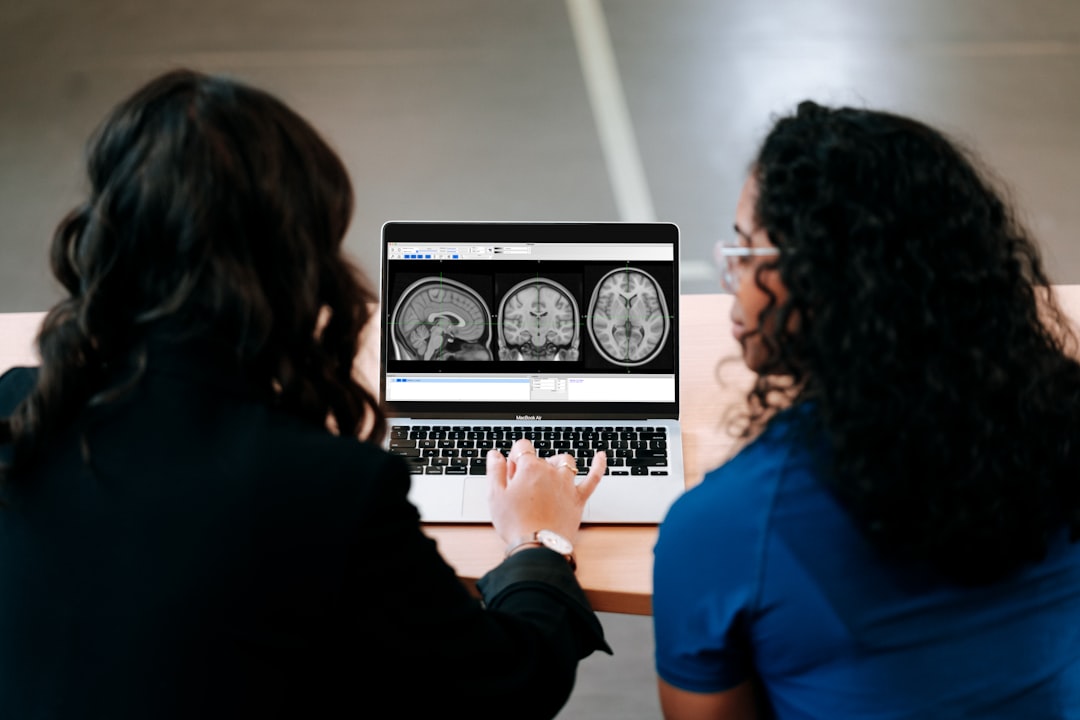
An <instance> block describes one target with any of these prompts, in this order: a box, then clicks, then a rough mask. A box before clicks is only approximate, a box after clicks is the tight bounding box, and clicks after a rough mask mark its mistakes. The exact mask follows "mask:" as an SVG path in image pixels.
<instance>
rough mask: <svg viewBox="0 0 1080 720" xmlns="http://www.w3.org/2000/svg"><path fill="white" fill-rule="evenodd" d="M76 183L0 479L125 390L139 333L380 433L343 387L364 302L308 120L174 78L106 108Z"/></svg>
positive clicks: (217, 81) (263, 100) (342, 175)
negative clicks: (230, 366) (84, 176)
mask: <svg viewBox="0 0 1080 720" xmlns="http://www.w3.org/2000/svg"><path fill="white" fill-rule="evenodd" d="M87 170H88V175H89V181H90V188H89V197H88V198H87V200H86V201H85V202H84V203H82V204H81V205H79V206H78V207H76V208H75V209H74V210H72V211H71V212H70V213H69V214H68V216H67V217H66V218H64V220H63V221H62V222H61V223H60V225H59V227H58V228H57V231H56V233H55V235H54V237H53V242H52V248H51V264H52V270H53V273H54V275H55V276H56V278H57V279H58V280H59V281H60V283H61V285H62V286H63V288H64V289H65V290H66V294H67V297H66V298H65V299H63V300H61V301H60V302H59V303H58V304H56V305H55V306H54V307H53V308H52V309H51V310H50V311H49V312H48V313H47V314H46V317H45V320H44V322H43V324H42V327H41V330H40V332H39V335H38V339H37V342H38V350H39V353H40V356H41V367H40V371H39V374H38V381H37V385H36V387H35V388H34V389H33V390H32V391H31V393H30V394H29V396H28V397H27V398H26V399H25V400H24V401H23V402H22V403H21V404H20V405H19V407H18V408H16V410H15V412H14V413H13V415H12V416H11V417H10V418H8V419H6V420H3V421H0V442H10V443H11V445H12V448H13V451H12V460H11V464H10V465H9V466H7V467H5V468H0V479H4V480H7V479H10V478H12V477H13V476H14V475H16V474H18V472H19V471H20V470H21V469H22V468H25V467H27V466H29V465H30V464H32V463H33V461H34V460H35V459H36V458H37V457H39V456H40V454H41V453H42V452H43V450H44V449H45V448H46V447H47V445H48V443H49V440H50V439H52V438H53V437H55V436H56V435H57V434H58V433H59V432H60V431H61V430H62V429H63V428H64V427H66V426H67V425H69V424H70V423H71V422H72V421H73V420H74V419H75V417H77V415H78V414H79V413H80V412H81V411H82V410H83V409H84V408H86V407H87V406H96V405H101V404H105V403H109V402H112V401H114V400H116V399H117V398H118V397H121V396H123V394H124V393H125V392H126V391H127V390H129V389H130V388H132V387H134V386H135V385H136V384H137V383H138V382H139V379H140V378H141V376H142V374H143V372H144V370H145V367H146V362H147V343H148V339H149V338H151V337H152V338H155V339H156V338H162V337H164V338H167V339H169V340H171V341H188V340H192V339H198V340H200V341H204V342H208V343H209V344H210V345H211V346H213V347H217V348H221V349H224V350H225V352H226V353H227V354H228V355H229V356H231V358H232V360H234V361H235V364H236V366H237V368H238V369H239V370H241V371H242V372H243V373H244V375H245V376H246V377H247V378H248V380H249V381H250V384H251V386H252V387H253V388H255V390H256V392H257V393H259V395H260V397H262V398H263V399H264V400H265V401H266V402H267V403H269V404H272V405H274V406H276V407H280V408H282V409H284V410H285V411H287V412H290V413H293V414H295V415H297V416H299V417H301V418H304V419H305V420H307V421H309V422H311V423H312V424H313V425H318V426H321V427H324V428H325V427H327V425H328V422H329V423H332V424H334V425H336V427H337V431H338V432H340V433H342V434H356V435H359V434H360V433H361V432H363V431H365V430H366V431H367V433H368V437H371V438H375V439H378V438H381V437H382V434H383V433H384V429H385V417H384V415H383V412H382V410H381V408H380V407H379V406H378V403H377V401H376V400H375V398H374V396H373V395H372V394H371V393H369V392H368V390H366V389H365V388H364V387H363V386H362V384H360V383H359V382H358V381H357V380H356V378H355V376H354V361H355V358H356V355H357V352H358V343H359V336H360V332H361V330H362V328H363V327H364V326H365V325H366V324H367V322H368V319H369V316H370V311H369V303H372V302H373V300H374V296H373V294H372V292H371V290H370V289H369V288H368V286H367V284H366V281H365V280H364V278H363V276H362V274H361V272H360V270H359V269H358V268H356V267H355V266H354V265H353V264H352V263H351V262H350V261H349V260H348V259H347V258H346V257H345V256H344V254H343V250H342V243H343V240H344V236H345V232H346V230H347V228H348V225H349V221H350V219H351V215H352V205H353V196H352V185H351V183H350V181H349V177H348V174H347V172H346V170H345V167H344V165H343V164H342V162H341V160H340V159H339V158H338V156H337V155H336V154H335V153H334V151H333V150H332V149H331V148H330V147H329V146H328V145H327V143H326V142H325V141H324V140H323V139H322V138H321V137H320V136H319V134H318V133H317V132H316V131H315V130H314V129H313V128H312V127H311V126H310V125H309V124H308V123H307V122H306V121H305V120H304V119H303V118H301V117H300V116H299V115H297V114H296V113H295V112H294V111H293V110H291V109H290V108H288V107H287V106H286V105H285V104H284V103H282V102H281V101H280V100H278V99H277V98H275V97H273V96H271V95H269V94H268V93H266V92H263V91H261V90H258V89H255V88H252V87H249V86H246V85H243V84H241V83H239V82H236V81H232V80H229V79H226V78H222V77H213V76H207V75H204V74H201V73H197V72H193V71H189V70H176V71H172V72H169V73H166V74H164V75H162V76H160V77H158V78H156V79H154V80H152V81H151V82H149V83H148V84H147V85H145V86H144V87H143V88H141V89H139V90H138V91H136V92H135V93H134V94H133V95H132V96H131V97H130V98H129V99H128V100H126V101H125V102H123V103H121V104H120V105H118V106H117V107H116V109H115V110H113V111H112V113H111V114H110V115H109V116H108V117H107V118H106V119H105V121H104V123H103V124H102V125H101V126H100V128H99V129H98V130H97V131H96V133H95V134H94V136H93V137H92V138H91V141H90V144H89V147H88V158H87ZM320 321H321V322H322V326H321V330H320V331H319V332H316V329H317V327H318V326H319V325H320ZM118 378H119V379H118Z"/></svg>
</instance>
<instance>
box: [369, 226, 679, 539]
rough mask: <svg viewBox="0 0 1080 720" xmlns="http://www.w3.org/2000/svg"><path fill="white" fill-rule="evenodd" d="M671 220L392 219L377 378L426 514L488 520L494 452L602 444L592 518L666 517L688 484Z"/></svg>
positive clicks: (391, 440)
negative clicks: (604, 461) (527, 443)
mask: <svg viewBox="0 0 1080 720" xmlns="http://www.w3.org/2000/svg"><path fill="white" fill-rule="evenodd" d="M678 254H679V231H678V227H677V226H675V225H673V224H671V223H662V222H657V223H630V222H625V223H624V222H388V223H386V224H385V225H384V226H383V228H382V258H381V277H380V309H381V315H380V322H381V328H380V329H381V348H380V352H381V368H380V392H381V396H382V398H383V399H384V402H385V406H386V408H387V410H388V413H389V415H390V429H389V432H388V438H387V440H386V446H387V448H388V449H389V450H390V451H391V452H394V453H397V454H400V455H402V456H404V457H405V458H406V460H407V461H408V463H409V466H410V469H411V472H412V485H411V490H410V499H411V501H412V502H413V503H414V504H415V505H416V506H417V507H418V508H419V510H420V516H421V520H422V521H423V522H429V523H485V522H490V517H489V514H488V503H487V494H488V480H487V477H486V475H485V467H486V459H485V458H486V455H487V452H488V450H489V449H491V448H493V447H494V448H498V449H500V450H501V451H502V452H503V453H504V454H506V453H507V452H508V450H509V448H510V446H511V445H512V443H513V442H514V440H515V439H517V438H520V437H527V438H529V439H530V440H531V441H532V442H533V444H534V445H535V446H536V448H537V453H538V454H539V455H541V456H546V455H554V454H559V453H564V452H569V453H571V454H572V455H573V456H574V458H576V460H577V463H578V477H579V481H580V479H581V478H584V476H585V474H586V472H587V469H588V467H589V464H590V462H591V460H592V457H593V455H594V454H595V453H596V452H597V451H598V450H601V449H602V450H604V451H605V452H606V454H607V457H608V466H607V472H606V475H605V477H604V478H603V479H602V480H601V482H600V484H599V486H598V488H597V489H596V492H595V493H594V494H593V496H592V497H591V498H590V500H589V502H588V504H587V506H586V509H585V515H584V518H583V522H585V523H615V524H655V523H659V522H660V521H661V520H662V519H663V517H664V515H665V513H666V512H667V509H668V507H669V506H670V505H671V503H672V501H674V500H675V498H676V497H678V496H679V494H681V493H682V492H683V490H684V487H685V485H684V483H685V480H684V474H683V455H682V434H681V432H680V429H679V374H678V368H679V324H678V318H679V257H678Z"/></svg>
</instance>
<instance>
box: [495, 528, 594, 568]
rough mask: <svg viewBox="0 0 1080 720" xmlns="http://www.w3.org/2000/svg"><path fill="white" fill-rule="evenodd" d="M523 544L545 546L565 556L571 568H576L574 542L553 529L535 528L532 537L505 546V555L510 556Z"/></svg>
mask: <svg viewBox="0 0 1080 720" xmlns="http://www.w3.org/2000/svg"><path fill="white" fill-rule="evenodd" d="M524 545H536V546H538V547H546V548H547V549H548V550H554V551H555V552H557V553H559V554H560V555H562V556H563V557H564V558H566V562H568V563H570V569H571V570H577V560H575V559H574V544H573V543H572V542H570V541H569V540H567V539H566V538H564V537H563V536H562V535H560V534H559V533H557V532H555V531H554V530H537V531H536V532H534V533H533V534H532V537H528V538H525V539H523V540H519V541H517V542H516V543H512V544H511V545H510V546H508V547H507V548H506V557H510V555H511V554H512V553H513V552H514V551H515V550H517V549H518V548H520V547H522V546H524Z"/></svg>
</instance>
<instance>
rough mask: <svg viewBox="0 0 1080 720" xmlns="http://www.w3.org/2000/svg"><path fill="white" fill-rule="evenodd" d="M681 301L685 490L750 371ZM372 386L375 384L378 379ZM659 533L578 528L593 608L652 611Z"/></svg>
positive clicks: (15, 319)
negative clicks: (654, 568) (654, 564)
mask: <svg viewBox="0 0 1080 720" xmlns="http://www.w3.org/2000/svg"><path fill="white" fill-rule="evenodd" d="M1056 290H1057V294H1058V299H1059V300H1060V302H1061V304H1062V307H1063V308H1064V310H1065V311H1066V312H1067V313H1069V315H1070V316H1071V317H1072V318H1080V285H1059V286H1057V287H1056ZM680 303H681V308H680V313H679V315H680V317H679V335H680V338H681V342H682V357H681V362H680V377H679V397H680V406H681V415H682V421H683V450H684V454H685V456H686V486H687V487H688V488H689V487H692V486H694V485H696V484H697V483H698V482H700V481H701V478H702V477H703V476H704V474H705V473H706V472H707V471H708V470H710V469H712V468H714V467H716V466H717V465H719V464H720V463H722V462H723V461H724V459H725V458H726V457H727V456H728V454H729V453H730V452H731V451H732V450H733V449H734V443H733V441H732V440H731V438H730V437H729V435H728V434H727V433H726V432H725V430H724V428H723V425H722V420H723V416H724V412H725V410H726V409H727V408H729V407H731V406H732V405H734V404H737V403H738V402H739V401H740V399H741V397H742V396H743V393H744V390H745V388H746V387H747V384H748V383H749V382H750V381H751V380H752V376H751V374H750V373H749V371H747V370H746V368H745V367H744V366H743V365H742V363H741V362H738V361H737V360H735V361H733V362H730V363H724V364H721V363H720V360H721V359H722V358H733V359H737V358H738V357H739V348H738V345H737V344H736V343H735V341H734V339H733V338H732V337H731V334H730V332H729V330H728V311H729V309H730V306H731V297H730V296H729V295H684V296H682V297H681V298H680ZM41 317H42V313H8V314H0V373H2V372H3V371H4V370H5V369H7V368H8V367H10V366H12V365H32V364H36V363H37V359H36V356H35V353H34V350H33V347H32V343H33V337H34V335H35V333H36V332H37V328H38V325H39V323H40V322H41ZM371 337H372V336H371V333H370V331H369V332H368V338H371ZM357 362H358V366H359V368H360V369H361V372H362V373H363V374H364V375H365V376H366V377H367V378H377V377H378V375H377V373H378V346H377V343H372V342H366V343H365V344H364V349H363V350H362V352H361V354H360V357H359V358H358V359H357ZM373 384H374V385H376V387H377V382H376V383H373ZM606 480H613V478H610V477H609V478H606ZM425 531H426V532H427V533H428V534H429V535H430V536H431V537H432V538H434V539H435V540H436V542H438V544H439V549H440V550H441V552H442V554H443V556H444V557H445V558H446V559H447V561H448V562H449V563H450V564H451V565H452V566H453V567H454V569H455V570H456V571H457V574H458V576H459V577H460V578H461V579H462V580H463V581H464V582H465V583H466V584H467V585H469V586H470V587H473V586H474V585H475V582H476V580H477V579H479V578H480V576H481V575H483V574H484V573H485V572H487V571H488V570H490V569H491V568H492V567H494V566H495V565H496V564H498V563H499V561H500V560H501V559H502V551H503V544H502V541H500V540H499V538H498V537H497V536H496V535H495V533H494V532H492V530H491V528H490V527H489V526H476V525H472V526H452V525H426V526H425ZM656 537H657V528H656V527H655V526H648V527H611V526H596V527H589V526H586V527H583V528H582V529H581V532H580V534H579V535H578V538H577V543H576V544H577V555H578V578H579V579H580V580H581V584H582V586H583V587H584V588H585V593H586V595H588V597H589V601H590V602H591V603H592V605H593V607H594V608H595V609H596V610H598V611H602V612H614V613H629V614H635V615H649V614H651V612H652V559H653V555H652V553H653V545H654V544H655V543H656Z"/></svg>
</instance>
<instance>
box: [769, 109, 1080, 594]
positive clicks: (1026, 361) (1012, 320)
mask: <svg viewBox="0 0 1080 720" xmlns="http://www.w3.org/2000/svg"><path fill="white" fill-rule="evenodd" d="M752 172H753V173H754V177H755V178H756V180H757V183H758V187H759V196H758V200H757V203H756V208H755V213H756V220H757V222H758V224H759V225H760V226H761V227H764V228H765V230H766V231H767V233H768V235H769V238H770V240H771V241H772V242H773V243H774V244H776V245H777V246H778V247H779V248H780V249H781V255H780V256H779V258H778V259H777V261H776V265H775V267H777V268H778V271H779V273H780V278H781V280H782V282H783V284H784V286H785V287H786V289H787V291H788V293H789V297H788V299H787V301H786V302H785V303H773V304H771V305H770V307H768V308H767V309H766V310H765V311H764V313H763V316H762V318H760V325H761V326H762V327H766V326H767V322H770V321H771V322H772V323H773V324H772V327H777V328H785V330H784V331H783V332H780V333H777V334H776V335H775V336H774V337H772V338H770V340H771V342H770V343H769V344H768V347H769V348H770V349H771V350H772V360H771V361H770V363H769V364H770V365H771V366H772V367H774V368H783V369H784V370H785V371H786V372H787V375H786V377H783V378H778V377H775V376H770V375H768V374H763V375H761V376H759V378H758V379H757V383H756V385H755V387H754V389H753V391H752V392H751V395H750V399H751V407H752V408H756V410H755V412H756V413H757V415H758V417H759V418H765V420H766V421H767V420H768V418H769V417H775V411H776V409H777V401H776V400H775V399H774V398H778V397H779V398H782V397H783V396H784V394H785V392H787V393H788V394H790V395H792V396H793V402H795V403H803V402H814V403H815V404H816V412H815V415H816V417H817V418H818V419H819V422H820V423H821V424H822V426H823V429H824V433H825V437H826V442H827V444H828V445H829V446H830V448H831V458H832V460H831V467H830V468H829V470H828V472H827V473H826V476H827V478H828V480H827V482H828V484H829V488H830V490H831V491H832V492H833V493H834V494H835V495H836V496H837V497H838V498H839V499H840V501H841V502H842V503H843V505H844V506H845V507H846V508H847V509H848V510H849V512H850V513H851V515H852V516H853V517H854V519H855V521H856V523H857V524H858V526H859V527H860V528H861V530H862V532H863V533H864V534H865V536H866V537H868V538H869V539H870V540H871V541H872V542H873V543H874V544H875V545H876V546H877V547H878V548H879V549H880V550H881V551H882V552H883V553H884V554H885V555H886V556H888V557H890V558H895V559H898V560H902V561H905V562H914V563H918V564H924V565H929V566H932V567H933V568H936V569H937V570H938V571H940V573H942V574H943V575H944V576H946V577H948V578H951V579H952V580H955V581H958V582H962V583H983V582H990V581H994V580H997V579H999V578H1002V577H1004V576H1006V575H1008V574H1009V573H1012V572H1014V571H1016V570H1017V569H1019V568H1021V567H1023V566H1024V565H1026V564H1029V563H1032V562H1035V561H1038V560H1039V559H1040V558H1042V557H1044V556H1045V554H1046V552H1047V549H1048V546H1049V544H1050V543H1051V542H1052V541H1053V539H1054V538H1055V537H1059V536H1060V535H1061V533H1063V532H1065V531H1066V529H1067V530H1068V531H1069V534H1070V537H1071V539H1073V540H1075V539H1076V538H1077V537H1078V536H1080V364H1078V363H1077V361H1076V359H1075V353H1076V342H1075V336H1074V334H1073V331H1072V329H1071V328H1070V326H1069V323H1068V321H1067V319H1066V318H1065V317H1064V315H1063V314H1062V312H1061V310H1060V308H1059V307H1058V305H1057V303H1056V301H1055V299H1054V296H1053V293H1052V291H1051V287H1050V283H1049V281H1048V278H1047V276H1046V273H1045V271H1044V268H1043V263H1042V261H1041V259H1040V254H1039V251H1038V249H1037V247H1036V245H1035V243H1034V241H1033V240H1032V239H1031V237H1030V235H1029V233H1028V232H1027V231H1026V230H1025V228H1024V227H1023V226H1022V224H1021V223H1020V222H1019V220H1018V218H1017V217H1016V214H1015V212H1014V211H1013V209H1012V208H1011V207H1010V206H1009V204H1008V203H1007V202H1006V200H1005V193H1004V192H1003V191H1002V190H1000V189H999V188H998V187H997V185H998V183H996V181H992V180H991V176H990V174H989V173H988V172H986V171H985V170H983V169H980V167H979V163H978V162H977V160H976V158H975V156H974V154H973V153H971V152H970V151H968V150H966V149H964V148H963V147H962V146H961V145H960V144H959V143H957V142H955V141H954V140H951V139H950V138H948V137H946V136H945V135H944V134H943V133H941V132H939V131H937V130H935V129H933V128H931V127H929V126H927V125H926V124H923V123H921V122H918V121H916V120H914V119H911V118H907V117H903V116H900V115H896V114H891V113H886V112H878V111H872V110H865V109H855V108H836V109H834V108H828V107H822V106H820V105H817V104H815V103H813V102H803V103H801V104H800V105H799V106H798V109H797V111H796V112H795V113H794V114H793V115H790V116H787V117H782V118H780V119H779V120H778V121H777V122H776V123H775V124H774V126H773V128H772V130H771V131H770V132H769V133H768V135H767V137H766V139H765V141H764V143H763V145H762V147H761V149H760V152H759V154H758V156H757V158H756V160H755V162H754V164H753V170H752ZM760 284H761V283H760V281H759V285H760ZM766 315H769V316H770V317H765V316H766ZM789 318H794V319H795V320H796V322H794V323H792V322H790V321H789Z"/></svg>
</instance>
